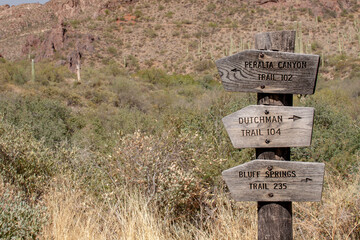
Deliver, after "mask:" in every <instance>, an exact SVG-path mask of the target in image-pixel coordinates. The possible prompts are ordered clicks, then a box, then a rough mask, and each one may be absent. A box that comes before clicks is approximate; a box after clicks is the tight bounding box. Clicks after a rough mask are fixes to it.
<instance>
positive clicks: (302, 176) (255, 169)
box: [222, 160, 325, 202]
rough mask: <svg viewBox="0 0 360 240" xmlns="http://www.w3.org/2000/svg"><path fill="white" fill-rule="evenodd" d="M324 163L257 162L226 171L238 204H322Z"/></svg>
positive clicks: (226, 176)
mask: <svg viewBox="0 0 360 240" xmlns="http://www.w3.org/2000/svg"><path fill="white" fill-rule="evenodd" d="M324 168H325V164H324V163H309V162H290V161H275V160H254V161H250V162H247V163H244V164H241V165H239V166H237V167H233V168H230V169H228V170H225V171H223V173H222V175H223V178H224V180H225V182H226V184H227V186H228V188H229V190H230V192H231V195H232V196H233V198H234V199H235V200H236V201H295V202H303V201H314V202H317V201H320V200H321V193H322V185H323V181H324Z"/></svg>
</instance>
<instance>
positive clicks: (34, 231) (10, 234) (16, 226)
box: [0, 190, 46, 239]
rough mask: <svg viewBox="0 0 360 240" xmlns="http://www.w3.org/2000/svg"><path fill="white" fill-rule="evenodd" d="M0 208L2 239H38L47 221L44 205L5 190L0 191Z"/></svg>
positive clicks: (0, 236)
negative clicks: (33, 202) (35, 203)
mask: <svg viewBox="0 0 360 240" xmlns="http://www.w3.org/2000/svg"><path fill="white" fill-rule="evenodd" d="M0 209H1V211H0V226H1V227H0V239H37V237H38V234H39V233H40V231H41V230H42V227H43V225H44V224H45V221H46V218H45V210H46V209H45V208H44V207H41V206H40V205H34V204H29V203H28V202H27V201H25V200H24V199H23V198H22V196H21V194H20V193H17V194H16V193H15V194H14V193H13V192H10V191H9V190H5V191H4V192H0Z"/></svg>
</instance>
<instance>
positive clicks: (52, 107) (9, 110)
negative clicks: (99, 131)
mask: <svg viewBox="0 0 360 240" xmlns="http://www.w3.org/2000/svg"><path fill="white" fill-rule="evenodd" d="M0 114H1V115H2V116H3V118H4V119H5V120H6V121H8V122H9V123H11V124H14V125H15V126H18V127H26V128H27V129H28V130H29V131H31V132H32V134H33V135H34V137H35V138H36V139H38V140H40V139H43V141H44V143H45V144H46V145H47V146H55V145H56V144H58V143H60V142H61V141H64V140H67V139H68V140H70V138H71V134H72V132H73V131H75V128H76V127H77V126H76V125H75V124H74V123H76V121H73V118H74V117H73V116H72V114H71V112H70V111H69V110H68V109H67V108H66V107H65V106H63V105H62V104H61V103H59V102H57V101H55V100H50V99H44V98H40V97H26V96H25V97H22V96H16V95H11V94H1V95H0ZM78 127H79V126H78Z"/></svg>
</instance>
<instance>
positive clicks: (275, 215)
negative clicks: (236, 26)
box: [255, 31, 295, 240]
mask: <svg viewBox="0 0 360 240" xmlns="http://www.w3.org/2000/svg"><path fill="white" fill-rule="evenodd" d="M255 48H256V49H259V50H272V51H282V52H294V49H295V31H279V32H268V33H259V34H257V35H256V36H255ZM257 101H258V104H259V105H261V104H263V105H276V106H292V105H293V96H292V94H269V93H258V99H257ZM256 158H257V159H269V160H290V148H257V149H256ZM258 239H259V240H290V239H293V231H292V203H291V202H258Z"/></svg>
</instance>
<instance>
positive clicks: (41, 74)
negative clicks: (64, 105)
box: [35, 63, 70, 85]
mask: <svg viewBox="0 0 360 240" xmlns="http://www.w3.org/2000/svg"><path fill="white" fill-rule="evenodd" d="M66 76H70V72H69V71H68V70H67V69H66V68H65V67H64V66H60V67H55V66H54V65H53V64H52V63H38V64H36V65H35V81H37V82H40V83H41V84H43V85H47V84H49V83H50V82H53V83H60V82H62V81H64V78H65V77H66Z"/></svg>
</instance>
